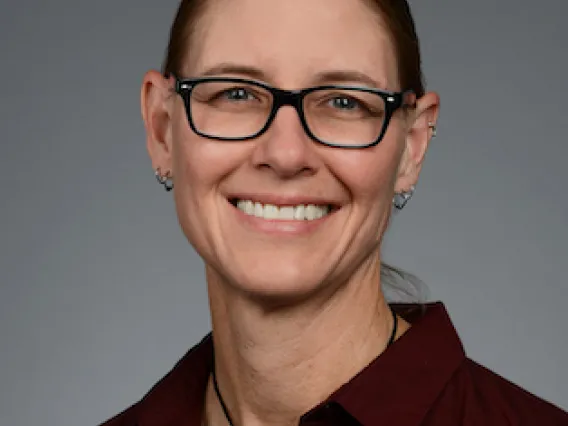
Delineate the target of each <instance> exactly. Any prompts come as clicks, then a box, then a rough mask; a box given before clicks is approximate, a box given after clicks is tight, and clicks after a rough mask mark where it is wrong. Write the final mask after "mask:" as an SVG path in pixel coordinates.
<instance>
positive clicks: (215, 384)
mask: <svg viewBox="0 0 568 426" xmlns="http://www.w3.org/2000/svg"><path fill="white" fill-rule="evenodd" d="M389 308H390V310H391V313H392V320H393V326H392V332H391V335H390V338H389V341H388V342H387V346H386V347H387V348H388V347H389V346H390V345H391V344H392V342H394V339H395V337H396V331H397V328H398V319H397V317H396V313H395V312H394V309H393V308H392V307H391V306H389ZM211 373H212V374H211V375H212V377H213V389H215V394H216V395H217V399H218V400H219V404H221V408H222V409H223V414H225V418H226V419H227V422H228V423H229V426H235V424H234V423H233V420H232V419H231V416H230V414H229V409H228V408H227V405H226V404H225V401H224V400H223V397H222V396H221V391H220V390H219V383H218V382H217V374H216V373H215V358H213V368H212V371H211Z"/></svg>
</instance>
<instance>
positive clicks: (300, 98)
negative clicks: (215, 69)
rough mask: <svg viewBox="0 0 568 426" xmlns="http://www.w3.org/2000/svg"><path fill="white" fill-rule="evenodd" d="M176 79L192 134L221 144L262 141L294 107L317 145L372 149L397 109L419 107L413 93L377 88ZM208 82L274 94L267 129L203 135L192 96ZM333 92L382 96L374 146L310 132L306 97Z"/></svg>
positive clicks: (229, 78)
mask: <svg viewBox="0 0 568 426" xmlns="http://www.w3.org/2000/svg"><path fill="white" fill-rule="evenodd" d="M172 76H173V77H174V79H175V88H174V90H175V92H176V93H177V94H179V95H180V96H181V97H182V99H183V101H184V105H185V111H186V115H187V120H188V122H189V125H190V127H191V130H193V132H195V133H196V134H197V135H199V136H202V137H205V138H208V139H214V140H220V141H246V140H250V139H255V138H257V137H259V136H260V135H262V134H263V133H265V132H266V131H267V130H268V129H269V127H270V125H271V124H272V122H273V121H274V118H275V117H276V114H277V113H278V110H279V109H280V108H281V107H283V106H291V107H293V108H294V109H295V110H296V112H297V113H298V117H299V118H300V122H301V123H302V127H303V128H304V131H305V132H306V134H307V135H308V136H309V137H310V138H311V139H312V140H314V141H316V142H318V143H320V144H323V145H326V146H329V147H332V148H369V147H372V146H376V145H378V144H379V142H380V141H381V140H382V139H383V137H384V135H385V133H386V131H387V128H388V125H389V123H390V121H391V118H392V116H393V115H394V113H395V111H396V110H397V109H399V108H401V107H404V106H414V104H415V103H412V104H411V103H405V100H406V99H407V98H408V97H410V96H413V95H414V91H413V90H405V91H402V92H390V91H385V90H381V89H375V88H371V87H365V86H348V85H345V86H343V85H323V86H314V87H308V88H305V89H300V90H284V89H279V88H276V87H272V86H270V85H268V84H266V83H262V82H260V81H256V80H248V79H243V78H234V77H199V78H184V79H180V78H177V77H176V76H174V75H172ZM207 82H227V83H242V84H247V85H252V86H257V87H260V88H262V89H264V90H267V91H268V92H270V94H271V95H272V100H273V101H272V110H271V111H270V114H269V115H268V118H267V120H266V124H265V125H264V127H262V128H261V129H260V130H259V131H258V132H256V133H255V134H253V135H250V136H244V137H223V136H213V135H209V134H207V133H203V132H200V131H199V130H198V129H197V128H196V127H195V123H194V122H193V118H192V116H191V93H192V91H193V89H195V87H196V86H198V85H199V84H201V83H207ZM333 89H338V90H341V89H344V90H354V91H361V92H366V93H374V94H375V95H377V96H379V97H381V98H382V99H383V101H384V103H385V118H384V121H383V125H382V129H381V131H380V133H379V136H378V137H377V139H375V140H374V141H373V142H370V143H366V144H359V145H353V144H337V143H332V142H327V141H324V140H322V139H319V138H318V137H317V136H315V135H314V134H313V133H312V131H311V130H310V127H309V126H308V123H307V121H306V117H305V113H304V98H305V97H306V95H308V94H310V93H312V92H315V91H318V90H333Z"/></svg>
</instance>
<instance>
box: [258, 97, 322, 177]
mask: <svg viewBox="0 0 568 426" xmlns="http://www.w3.org/2000/svg"><path fill="white" fill-rule="evenodd" d="M252 160H253V163H254V165H255V167H258V168H266V169H270V170H272V171H273V172H274V173H275V174H276V175H277V176H278V177H280V178H283V179H289V178H292V177H295V176H298V175H312V174H314V173H315V172H316V171H317V168H318V158H317V153H316V149H315V146H314V143H313V142H312V140H311V139H310V138H309V137H308V135H307V134H306V132H305V131H304V128H303V126H302V123H301V121H300V117H299V116H298V113H297V112H296V110H295V109H294V107H292V106H283V107H281V108H280V109H279V110H278V112H277V113H276V117H275V118H274V120H273V122H272V123H271V125H270V128H269V129H268V131H267V132H266V133H265V134H264V135H262V136H261V140H259V143H258V145H257V147H256V149H255V151H254V154H253V158H252Z"/></svg>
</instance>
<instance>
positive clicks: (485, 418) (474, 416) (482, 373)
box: [436, 358, 568, 426]
mask: <svg viewBox="0 0 568 426" xmlns="http://www.w3.org/2000/svg"><path fill="white" fill-rule="evenodd" d="M439 405H442V406H444V405H446V408H445V409H448V410H449V412H452V413H453V415H454V418H456V417H457V418H460V419H461V420H462V423H461V424H464V425H476V424H483V425H487V426H491V425H504V424H506V425H513V426H517V425H518V426H522V425H536V424H538V425H541V424H542V425H547V426H568V413H566V412H565V411H563V410H562V409H560V408H558V407H556V406H555V405H553V404H551V403H549V402H547V401H545V400H543V399H541V398H538V397H537V396H535V395H533V394H531V393H530V392H527V391H526V390H524V389H522V388H521V387H519V386H517V385H515V384H514V383H512V382H510V381H509V380H507V379H505V378H503V377H501V376H500V375H498V374H496V373H494V372H493V371H491V370H489V369H487V368H486V367H484V366H482V365H480V364H478V363H476V362H475V361H472V360H471V359H469V358H466V359H465V360H464V362H463V364H462V366H461V367H460V368H459V369H458V370H457V371H456V372H455V374H454V375H453V377H452V379H451V380H450V381H449V382H448V384H447V386H446V387H445V389H444V392H443V394H442V395H441V397H440V399H439ZM450 407H451V408H450ZM440 408H442V407H440ZM436 411H438V410H436Z"/></svg>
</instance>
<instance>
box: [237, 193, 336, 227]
mask: <svg viewBox="0 0 568 426" xmlns="http://www.w3.org/2000/svg"><path fill="white" fill-rule="evenodd" d="M229 202H230V203H231V204H232V205H233V206H234V207H236V208H237V209H239V210H240V211H242V212H243V213H244V214H246V215H248V216H255V217H258V218H261V219H267V220H288V221H289V220H297V221H312V220H317V219H321V218H323V217H325V216H328V215H329V214H331V213H333V212H335V211H336V210H338V209H339V206H335V205H332V204H298V205H287V206H277V205H275V204H263V203H260V202H255V201H252V200H242V199H238V198H233V199H230V200H229Z"/></svg>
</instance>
